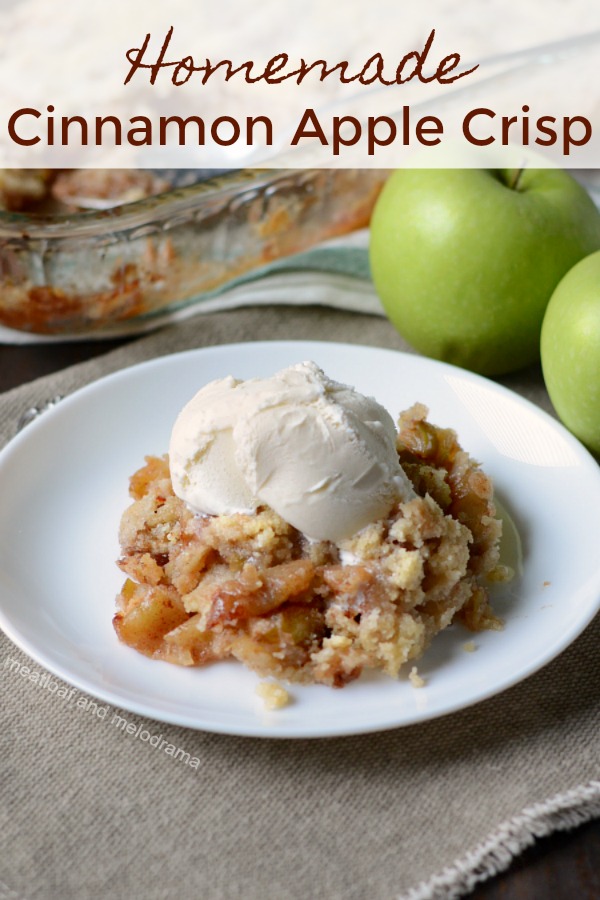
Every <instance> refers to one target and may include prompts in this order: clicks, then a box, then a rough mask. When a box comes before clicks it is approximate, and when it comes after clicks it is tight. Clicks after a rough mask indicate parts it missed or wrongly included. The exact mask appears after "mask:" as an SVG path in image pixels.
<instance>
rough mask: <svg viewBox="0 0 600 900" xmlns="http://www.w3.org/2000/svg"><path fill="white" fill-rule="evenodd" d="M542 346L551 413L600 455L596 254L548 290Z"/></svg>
mask: <svg viewBox="0 0 600 900" xmlns="http://www.w3.org/2000/svg"><path fill="white" fill-rule="evenodd" d="M541 348H542V368H543V371H544V379H545V381H546V387H547V388H548V393H549V394H550V399H551V400H552V403H553V404H554V408H555V409H556V412H557V413H558V415H559V416H560V418H561V420H562V421H563V422H564V424H565V425H566V426H567V428H570V429H571V431H572V432H573V434H575V435H576V436H577V437H578V438H579V439H580V440H581V441H582V442H583V443H584V444H586V445H587V446H588V447H589V448H590V450H592V451H593V452H594V453H598V454H600V253H592V255H591V256H588V257H587V258H586V259H582V260H581V262H579V263H577V265H576V266H575V267H574V268H572V269H571V271H570V272H568V273H567V274H566V275H565V277H564V278H563V279H562V281H561V282H560V284H559V285H558V287H557V288H556V290H555V291H554V293H553V294H552V298H551V300H550V303H549V304H548V308H547V310H546V315H545V316H544V324H543V326H542V342H541Z"/></svg>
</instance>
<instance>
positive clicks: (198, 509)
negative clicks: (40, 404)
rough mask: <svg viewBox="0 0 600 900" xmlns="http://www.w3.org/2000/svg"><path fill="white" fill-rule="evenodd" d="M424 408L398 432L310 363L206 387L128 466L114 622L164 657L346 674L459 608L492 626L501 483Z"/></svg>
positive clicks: (477, 625) (388, 668)
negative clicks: (155, 448) (156, 445)
mask: <svg viewBox="0 0 600 900" xmlns="http://www.w3.org/2000/svg"><path fill="white" fill-rule="evenodd" d="M427 414H428V413H427V409H426V408H425V407H424V406H423V405H420V404H418V403H417V404H415V405H414V406H413V407H412V408H410V409H408V410H407V411H405V412H403V413H402V414H401V415H400V418H399V420H398V424H397V427H396V426H395V425H394V422H393V419H392V418H391V416H390V415H389V413H387V412H386V410H385V409H384V408H383V407H382V406H380V405H379V404H378V403H377V402H376V401H375V400H374V399H372V398H369V397H364V396H362V395H361V394H359V393H357V392H356V391H354V390H353V389H352V388H349V387H347V386H345V385H342V384H339V383H337V382H335V381H332V380H330V379H329V378H328V377H327V376H326V375H325V374H324V373H323V371H322V370H321V369H319V368H318V367H317V366H316V365H315V364H314V363H311V362H305V363H300V364H299V365H295V366H292V367H290V368H288V369H284V370H283V371H281V372H279V373H277V374H276V375H274V376H273V377H271V378H265V379H251V380H249V381H237V380H236V379H234V378H232V377H229V378H225V379H221V380H219V381H214V382H211V383H210V384H208V385H206V386H205V387H204V388H202V389H201V390H200V391H199V392H198V394H196V396H195V397H194V398H193V399H192V400H191V401H190V402H189V403H188V404H187V405H186V406H185V407H184V409H183V410H182V412H181V413H180V415H179V417H178V418H177V420H176V422H175V425H174V428H173V432H172V437H171V443H170V447H169V454H168V455H165V456H162V457H158V456H149V457H147V458H146V461H145V464H144V465H143V466H142V467H141V468H140V469H139V470H138V471H137V472H135V474H134V475H133V476H132V478H131V482H130V494H131V497H132V498H133V503H132V504H131V505H130V506H129V508H128V509H127V510H126V511H125V512H124V514H123V517H122V520H121V526H120V535H119V537H120V546H121V557H120V559H119V561H118V564H119V566H120V568H121V569H122V570H123V572H124V573H125V574H126V576H127V579H126V581H125V583H124V585H123V587H122V590H121V592H120V594H119V597H118V611H117V613H116V615H115V617H114V627H115V629H116V632H117V634H118V636H119V638H120V639H121V641H123V642H124V643H125V644H127V645H128V646H129V647H132V648H134V649H135V650H137V651H139V652H140V653H143V654H145V655H146V656H150V657H152V658H154V659H157V660H164V661H166V662H170V663H175V664H177V665H182V666H203V665H206V664H212V663H215V662H217V661H219V660H223V659H236V660H239V661H241V662H243V663H245V664H246V665H247V666H248V667H249V668H251V669H253V670H254V671H255V672H257V673H258V675H259V676H261V677H274V678H276V679H280V680H283V681H287V682H305V683H319V684H324V685H329V686H332V687H343V686H344V685H346V684H347V683H348V682H350V681H352V680H354V679H356V678H358V677H359V676H360V674H361V672H362V671H363V670H365V669H375V670H381V671H383V672H385V673H387V674H388V675H390V676H392V677H396V676H397V675H398V673H399V671H400V669H401V667H402V666H403V665H404V664H405V663H408V662H411V663H414V661H415V660H417V659H419V657H421V656H422V654H423V653H424V651H425V649H426V648H427V646H428V645H429V643H430V641H431V640H432V638H433V637H434V636H435V635H436V634H437V633H438V632H439V631H441V630H442V629H444V628H446V627H447V626H449V625H450V624H451V623H452V622H454V621H457V620H458V621H460V622H462V623H463V624H465V625H466V626H467V627H468V628H469V629H471V630H473V631H479V630H483V629H499V628H501V627H502V623H501V622H500V620H499V619H498V618H497V617H496V616H495V615H494V613H493V612H492V610H491V608H490V605H489V600H488V593H487V589H486V585H487V583H488V582H490V581H499V580H506V579H507V578H508V577H510V572H509V571H508V570H507V569H506V568H505V567H503V566H501V565H500V564H499V542H500V536H501V522H500V520H499V519H497V518H495V507H494V500H493V487H492V483H491V481H490V479H489V478H488V477H487V476H486V475H485V473H484V472H483V471H482V469H481V468H480V466H479V464H478V463H477V462H475V461H474V460H473V459H471V457H470V456H469V455H468V454H467V453H466V452H465V451H464V450H463V449H462V448H461V446H460V445H459V443H458V440H457V436H456V434H455V433H454V431H452V430H449V429H443V428H439V427H436V426H435V425H434V424H432V423H430V422H429V421H428V419H427Z"/></svg>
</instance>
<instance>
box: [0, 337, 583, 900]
mask: <svg viewBox="0 0 600 900" xmlns="http://www.w3.org/2000/svg"><path fill="white" fill-rule="evenodd" d="M123 343H124V342H123V341H102V342H95V341H89V342H88V341H84V342H81V343H73V344H39V345H25V346H16V347H6V346H3V347H1V348H0V392H1V391H6V390H9V388H13V387H17V386H18V385H20V384H24V383H25V382H27V381H31V380H33V379H34V378H39V377H41V376H42V375H48V374H50V373H51V372H56V371H58V370H59V369H64V368H66V367H67V366H70V365H73V364H75V363H78V362H83V361H85V360H87V359H91V358H92V357H93V356H98V355H100V354H101V353H105V352H107V351H108V350H112V349H114V348H115V347H118V346H121V345H122V344H123ZM470 896H471V897H474V898H476V900H600V821H596V822H591V823H589V824H587V825H583V826H581V827H580V828H577V829H575V830H574V831H570V832H565V833H558V834H554V835H552V836H551V837H548V838H544V839H543V840H539V841H537V842H536V844H535V846H534V847H532V848H531V849H529V850H527V851H526V852H525V853H523V854H522V856H520V857H519V859H518V860H517V861H516V862H514V863H513V865H512V866H511V867H510V868H509V869H508V870H507V871H506V872H505V873H503V874H501V875H499V876H497V877H495V878H492V879H490V880H489V881H487V882H486V883H485V884H482V885H481V886H480V887H478V888H477V889H476V890H475V891H474V892H473V893H472V894H471V895H470Z"/></svg>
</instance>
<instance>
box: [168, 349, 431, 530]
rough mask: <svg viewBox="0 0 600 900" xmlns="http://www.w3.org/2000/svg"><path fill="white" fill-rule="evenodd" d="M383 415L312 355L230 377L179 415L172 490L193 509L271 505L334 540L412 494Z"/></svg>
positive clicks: (226, 509) (174, 435) (214, 510)
mask: <svg viewBox="0 0 600 900" xmlns="http://www.w3.org/2000/svg"><path fill="white" fill-rule="evenodd" d="M395 438H396V429H395V427H394V422H393V420H392V418H391V416H390V415H389V413H388V412H387V411H386V410H385V409H384V408H383V407H382V406H381V405H380V404H379V403H377V401H376V400H374V399H373V398H371V397H365V396H363V395H362V394H359V393H358V392H357V391H355V390H353V389H352V388H350V387H347V386H346V385H343V384H339V383H338V382H335V381H332V380H331V379H330V378H328V377H327V376H326V375H325V374H324V372H323V371H322V370H321V369H320V368H319V367H318V366H317V365H316V364H315V363H312V362H303V363H300V364H299V365H296V366H291V367H290V368H288V369H283V370H282V371H281V372H278V373H277V374H276V375H273V376H272V377H271V378H263V379H259V378H254V379H251V380H249V381H238V380H236V379H235V378H232V377H227V378H223V379H221V380H219V381H213V382H211V383H210V384H207V385H206V386H205V387H203V388H202V389H201V390H200V391H199V392H198V393H197V394H196V395H195V397H193V399H192V400H191V401H190V402H189V403H188V404H187V405H186V406H185V407H184V408H183V410H182V411H181V413H180V414H179V416H178V418H177V420H176V422H175V425H174V427H173V432H172V435H171V443H170V448H169V458H170V467H171V477H172V481H173V488H174V490H175V493H176V494H177V496H179V497H180V498H181V499H182V500H184V501H185V502H186V503H187V504H188V505H189V507H190V508H191V509H192V510H193V511H194V512H196V513H204V514H213V515H222V514H232V513H236V512H242V513H250V512H253V511H254V510H256V509H257V508H258V507H259V506H262V505H267V506H270V507H271V508H272V509H273V510H275V512H277V513H278V514H279V515H280V516H281V517H282V518H283V519H285V520H286V521H287V522H289V524H290V525H293V526H294V527H295V528H297V529H299V530H300V531H302V532H303V533H304V534H305V535H306V536H307V537H309V538H312V539H315V540H329V541H334V542H337V541H340V540H343V539H344V538H347V537H350V536H351V535H352V534H355V533H356V532H357V531H360V529H361V528H364V527H365V525H367V524H369V523H370V522H373V521H376V520H377V519H380V518H382V517H384V516H386V515H387V513H388V512H389V511H390V509H391V508H392V506H393V505H394V503H396V502H397V501H404V500H408V499H410V498H412V497H414V492H413V490H412V486H411V484H410V482H409V480H408V478H407V476H406V475H405V473H404V471H403V470H402V468H401V466H400V463H399V461H398V454H397V452H396V448H395Z"/></svg>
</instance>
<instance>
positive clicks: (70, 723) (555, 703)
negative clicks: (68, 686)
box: [0, 307, 600, 900]
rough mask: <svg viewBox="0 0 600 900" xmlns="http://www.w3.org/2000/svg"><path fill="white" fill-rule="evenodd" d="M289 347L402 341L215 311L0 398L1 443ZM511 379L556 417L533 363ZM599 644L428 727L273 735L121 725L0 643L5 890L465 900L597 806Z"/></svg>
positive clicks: (260, 314) (598, 632)
mask: <svg viewBox="0 0 600 900" xmlns="http://www.w3.org/2000/svg"><path fill="white" fill-rule="evenodd" d="M290 336H293V337H294V338H298V339H314V338H318V339H322V340H339V341H347V342H351V343H365V344H371V345H375V346H383V347H392V348H399V349H405V348H404V347H403V345H402V342H401V340H400V338H399V337H398V336H397V335H396V334H395V332H394V331H393V329H392V328H391V326H390V325H389V324H388V323H387V322H386V321H384V320H382V319H381V318H379V317H376V316H364V315H357V314H353V313H348V312H340V311H334V310H328V309H317V308H310V309H298V308H291V307H267V308H262V309H244V310H239V311H236V312H220V313H214V314H209V315H207V316H204V317H200V318H197V319H194V320H193V321H192V322H189V323H186V324H185V325H178V326H172V327H170V328H168V329H165V330H164V331H162V332H160V333H157V334H155V335H153V336H151V337H149V338H144V339H142V340H139V341H138V342H137V343H135V344H132V345H129V346H126V347H123V348H121V349H119V350H117V351H115V352H113V353H110V354H108V355H106V356H104V357H102V358H100V359H96V360H94V361H92V362H89V363H85V364H83V365H79V366H76V367H74V368H72V369H70V370H67V371H65V372H63V373H59V374H58V375H54V376H51V377H48V378H44V379H41V380H39V381H37V382H34V383H32V384H30V385H26V386H24V387H21V388H18V389H16V390H14V391H11V392H9V393H8V394H5V395H4V396H3V397H0V443H4V442H6V441H7V440H8V439H9V438H10V437H11V435H12V434H13V432H14V427H15V423H16V421H17V418H18V416H19V415H20V413H21V412H23V410H24V409H25V408H26V407H28V406H31V405H32V404H36V403H41V402H43V401H45V400H47V399H49V398H50V397H52V396H54V395H56V394H65V393H68V392H69V391H72V390H74V389H75V388H77V387H79V386H81V385H83V384H85V383H87V382H89V381H91V380H93V379H95V378H98V377H99V376H101V375H103V374H106V373H108V372H110V371H114V370H115V369H118V368H121V367H123V366H126V365H130V364H132V363H135V362H138V361H141V360H144V359H149V358H152V357H154V356H157V355H162V354H165V353H170V352H173V351H176V350H182V349H187V348H190V347H195V346H207V345H211V344H218V343H228V342H232V341H240V340H256V339H261V340H265V339H284V338H285V339H288V338H289V337H290ZM0 352H1V351H0ZM506 383H508V384H509V386H511V387H513V388H514V389H516V390H518V391H519V392H521V393H523V394H525V395H527V396H528V397H530V398H531V399H533V400H535V401H537V402H539V403H541V404H542V405H543V406H545V407H546V408H548V400H547V397H546V395H545V393H544V389H543V385H542V382H541V378H540V375H539V372H538V371H537V370H533V371H530V372H527V373H525V374H521V375H518V376H514V377H511V378H509V379H506ZM57 527H60V510H57ZM15 541H18V535H15ZM568 600H569V598H568V597H565V602H568ZM82 602H85V597H82ZM111 608H112V598H107V615H110V613H111ZM599 639H600V622H599V620H598V619H596V621H595V623H593V624H592V625H591V626H590V627H589V628H588V629H587V631H586V632H585V633H584V634H583V635H582V636H581V637H580V638H579V639H578V640H577V641H576V642H575V643H574V644H573V645H572V646H571V647H570V648H569V649H568V650H566V651H565V652H564V653H563V654H562V655H561V656H560V657H559V658H558V659H556V660H555V661H554V662H552V663H551V664H550V665H548V666H547V667H546V668H544V669H543V670H542V671H540V672H538V673H537V674H535V675H533V676H532V677H530V678H528V679H527V680H526V681H524V682H522V683H521V684H518V685H516V686H515V687H513V688H511V689H510V690H508V691H506V692H504V693H503V694H501V695H500V696H498V697H494V698H492V699H489V700H486V701H484V702H482V703H480V704H478V705H476V706H474V707H471V708H470V709H465V710H463V711H461V712H457V713H454V714H452V715H450V716H447V717H445V718H442V719H439V720H434V721H430V722H424V723H422V724H419V725H413V726H409V727H406V728H400V729H397V730H395V731H389V732H385V733H381V734H371V735H364V736H359V737H348V738H335V739H328V740H312V741H309V740H290V741H269V740H257V739H249V738H236V737H227V736H222V735H214V734H206V733H202V732H196V731H191V730H186V729H184V728H179V727H176V726H171V725H165V724H161V723H158V722H154V721H151V720H148V719H143V718H142V717H140V716H136V715H133V714H131V713H123V717H124V718H125V719H126V720H127V723H129V724H130V725H131V728H130V731H131V732H132V733H128V732H127V731H123V730H121V728H120V727H115V725H114V724H112V722H113V720H112V715H113V711H112V710H108V709H107V712H106V713H104V714H103V704H98V706H97V708H96V709H94V707H93V706H91V705H90V704H89V703H88V700H87V698H86V697H85V696H84V695H82V694H80V693H79V692H78V691H75V690H72V691H71V693H70V694H68V692H67V691H60V687H61V685H60V683H59V682H58V680H57V679H50V680H44V678H43V677H42V670H41V668H40V667H39V666H38V665H37V664H36V663H33V662H32V661H30V660H28V659H27V658H26V657H25V656H24V654H22V653H21V652H19V651H18V650H17V649H16V648H15V647H14V646H13V645H12V644H11V643H10V642H9V641H8V640H7V639H6V638H4V637H2V639H1V644H0V654H1V656H0V672H1V673H2V679H1V685H2V695H3V696H2V710H3V721H4V724H3V727H2V729H1V730H0V743H1V745H2V751H1V759H2V761H3V777H4V787H3V792H4V796H3V804H2V806H1V807H0V834H1V835H2V842H3V851H2V855H1V858H0V897H1V898H11V900H17V898H28V900H35V898H40V900H48V898H58V897H60V898H64V900H100V898H111V900H112V898H128V900H136V898H140V900H141V898H144V900H163V898H173V897H178V898H181V900H197V898H202V900H306V898H311V900H312V898H327V900H342V898H343V900H363V898H366V897H368V898H369V900H390V898H405V900H425V898H451V897H458V896H460V895H461V894H463V893H465V892H466V891H468V890H469V889H470V888H471V887H472V886H473V885H474V884H476V883H477V882H478V881H481V880H483V879H484V878H486V877H488V876H489V875H490V874H492V873H494V872H497V871H500V870H501V869H503V868H504V867H506V866H507V865H508V863H509V862H510V860H511V858H513V857H514V856H515V855H516V854H518V853H519V852H520V851H521V850H522V849H523V848H524V847H526V846H527V845H528V844H531V843H532V842H533V841H534V839H535V838H536V837H537V836H541V835H544V834H547V833H550V832H551V831H554V830H556V829H565V828H570V827H573V826H575V825H577V824H579V823H581V822H584V821H586V820H588V819H590V818H592V817H593V816H596V815H599V814H600V780H599V777H598V776H599V773H598V758H599V754H600V728H599V721H598V720H599V716H598V695H599V688H600V668H599V667H598V664H597V649H596V648H597V646H598V641H599ZM23 666H25V667H28V669H24V668H23ZM33 673H38V674H37V676H34V675H33ZM53 685H54V687H53ZM161 738H162V739H163V740H166V741H167V742H168V746H172V747H173V748H176V751H177V752H176V753H175V750H173V751H171V754H173V753H175V755H171V754H170V753H168V752H167V751H166V750H165V749H164V743H163V749H160V739H161ZM155 745H158V746H155ZM185 754H189V759H190V760H191V761H192V762H188V761H186V758H185ZM194 759H196V760H197V761H198V762H197V767H196V763H194V762H193V760H194Z"/></svg>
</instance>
